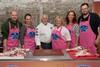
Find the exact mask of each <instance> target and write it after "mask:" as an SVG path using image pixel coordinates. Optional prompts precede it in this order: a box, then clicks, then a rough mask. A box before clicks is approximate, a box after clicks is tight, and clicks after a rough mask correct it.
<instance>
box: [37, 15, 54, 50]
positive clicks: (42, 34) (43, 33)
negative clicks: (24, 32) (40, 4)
mask: <svg viewBox="0 0 100 67" xmlns="http://www.w3.org/2000/svg"><path fill="white" fill-rule="evenodd" d="M52 28H53V25H52V24H51V23H49V21H48V15H46V14H44V15H43V16H42V18H41V22H40V24H39V25H38V26H37V31H36V36H37V39H38V40H37V42H38V44H37V45H39V46H40V48H43V49H52V45H51V31H52Z"/></svg>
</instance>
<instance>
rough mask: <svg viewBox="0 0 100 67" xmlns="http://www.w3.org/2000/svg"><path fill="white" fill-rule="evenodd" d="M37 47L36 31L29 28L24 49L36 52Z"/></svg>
mask: <svg viewBox="0 0 100 67" xmlns="http://www.w3.org/2000/svg"><path fill="white" fill-rule="evenodd" d="M35 46H36V45H35V29H34V28H29V27H27V30H26V34H25V36H24V45H23V48H25V49H30V50H34V49H35Z"/></svg>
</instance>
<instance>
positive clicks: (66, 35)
mask: <svg viewBox="0 0 100 67" xmlns="http://www.w3.org/2000/svg"><path fill="white" fill-rule="evenodd" d="M53 30H57V31H60V30H61V35H62V36H63V38H64V40H65V41H71V36H70V32H69V30H68V29H67V28H66V27H64V26H61V27H59V28H57V27H54V28H53Z"/></svg>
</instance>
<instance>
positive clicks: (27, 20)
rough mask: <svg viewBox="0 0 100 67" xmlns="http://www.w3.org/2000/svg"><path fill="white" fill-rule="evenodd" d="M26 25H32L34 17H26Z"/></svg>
mask: <svg viewBox="0 0 100 67" xmlns="http://www.w3.org/2000/svg"><path fill="white" fill-rule="evenodd" d="M25 23H26V24H28V25H30V24H31V23H32V17H31V16H26V18H25Z"/></svg>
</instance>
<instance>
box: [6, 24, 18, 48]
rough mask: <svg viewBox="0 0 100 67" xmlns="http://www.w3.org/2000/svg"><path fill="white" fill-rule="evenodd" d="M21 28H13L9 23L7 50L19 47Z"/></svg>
mask: <svg viewBox="0 0 100 67" xmlns="http://www.w3.org/2000/svg"><path fill="white" fill-rule="evenodd" d="M18 38H19V28H16V27H15V28H11V24H10V23H9V35H8V39H7V50H10V49H13V48H15V47H18V45H19V40H18Z"/></svg>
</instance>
